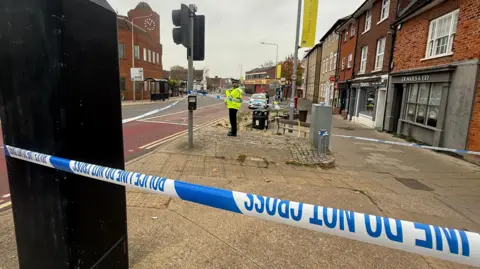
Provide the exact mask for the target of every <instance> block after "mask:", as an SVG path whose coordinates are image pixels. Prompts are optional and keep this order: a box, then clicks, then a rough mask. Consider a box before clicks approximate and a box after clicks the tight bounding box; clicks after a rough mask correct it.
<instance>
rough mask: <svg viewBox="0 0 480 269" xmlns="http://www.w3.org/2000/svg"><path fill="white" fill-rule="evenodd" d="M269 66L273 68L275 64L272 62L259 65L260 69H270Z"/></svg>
mask: <svg viewBox="0 0 480 269" xmlns="http://www.w3.org/2000/svg"><path fill="white" fill-rule="evenodd" d="M271 66H275V63H274V62H273V61H267V62H265V63H264V64H262V65H260V67H262V68H264V67H271Z"/></svg>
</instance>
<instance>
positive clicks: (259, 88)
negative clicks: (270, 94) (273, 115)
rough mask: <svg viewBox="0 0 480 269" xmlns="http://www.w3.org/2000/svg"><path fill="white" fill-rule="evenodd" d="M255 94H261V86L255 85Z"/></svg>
mask: <svg viewBox="0 0 480 269" xmlns="http://www.w3.org/2000/svg"><path fill="white" fill-rule="evenodd" d="M255 92H256V93H261V92H263V90H262V85H255Z"/></svg>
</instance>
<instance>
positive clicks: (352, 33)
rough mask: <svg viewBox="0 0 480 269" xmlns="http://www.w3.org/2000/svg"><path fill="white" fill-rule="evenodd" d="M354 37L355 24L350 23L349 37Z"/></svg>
mask: <svg viewBox="0 0 480 269" xmlns="http://www.w3.org/2000/svg"><path fill="white" fill-rule="evenodd" d="M354 35H355V24H353V23H352V28H350V36H354Z"/></svg>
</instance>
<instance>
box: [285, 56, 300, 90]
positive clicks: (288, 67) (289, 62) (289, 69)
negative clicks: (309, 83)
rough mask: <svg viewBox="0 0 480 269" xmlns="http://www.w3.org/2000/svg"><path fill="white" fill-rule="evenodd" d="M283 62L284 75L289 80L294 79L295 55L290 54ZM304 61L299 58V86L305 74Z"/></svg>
mask: <svg viewBox="0 0 480 269" xmlns="http://www.w3.org/2000/svg"><path fill="white" fill-rule="evenodd" d="M281 64H282V77H283V78H285V79H286V80H288V81H291V80H292V75H293V55H289V56H287V57H286V58H285V60H284V61H283V62H281ZM303 71H304V70H303V67H302V62H301V61H299V60H297V86H299V85H302V74H303Z"/></svg>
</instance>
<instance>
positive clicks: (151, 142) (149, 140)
mask: <svg viewBox="0 0 480 269" xmlns="http://www.w3.org/2000/svg"><path fill="white" fill-rule="evenodd" d="M182 99H183V98H182V97H178V98H177V97H175V98H170V100H168V101H165V102H163V101H157V102H147V101H145V102H144V103H141V102H140V101H137V102H135V103H133V102H130V103H128V102H127V105H125V104H122V119H126V118H131V117H135V116H138V115H142V114H145V113H147V112H149V111H152V110H155V109H161V108H164V107H166V106H168V105H170V104H172V103H174V102H176V101H179V100H180V102H179V103H177V104H176V105H175V106H172V107H170V108H168V109H166V110H164V111H162V112H160V113H157V114H154V115H151V116H149V117H145V118H142V119H140V120H138V121H132V122H128V123H126V124H124V125H123V141H124V156H125V160H126V161H129V160H132V159H134V158H137V157H139V156H141V155H143V154H146V153H148V152H150V151H152V150H154V149H155V147H157V146H158V145H160V144H161V143H164V142H166V141H168V139H173V138H175V137H176V136H179V135H182V134H184V133H185V132H186V130H187V127H188V126H187V118H188V114H187V113H188V112H187V110H186V108H187V104H186V100H185V99H183V100H182ZM227 114H228V113H227V112H226V109H225V106H224V104H223V101H220V100H217V99H213V98H204V97H199V98H198V109H197V111H195V112H194V122H193V123H194V127H195V128H201V127H203V126H208V124H214V123H215V121H216V120H218V119H221V118H224V117H225V116H227ZM2 138H3V136H2V132H1V128H0V145H1V146H2V148H3V139H2ZM10 208H11V202H10V190H9V186H8V177H7V168H6V164H5V155H4V154H3V151H2V152H0V212H1V211H5V210H8V209H10ZM0 268H1V267H0Z"/></svg>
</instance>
